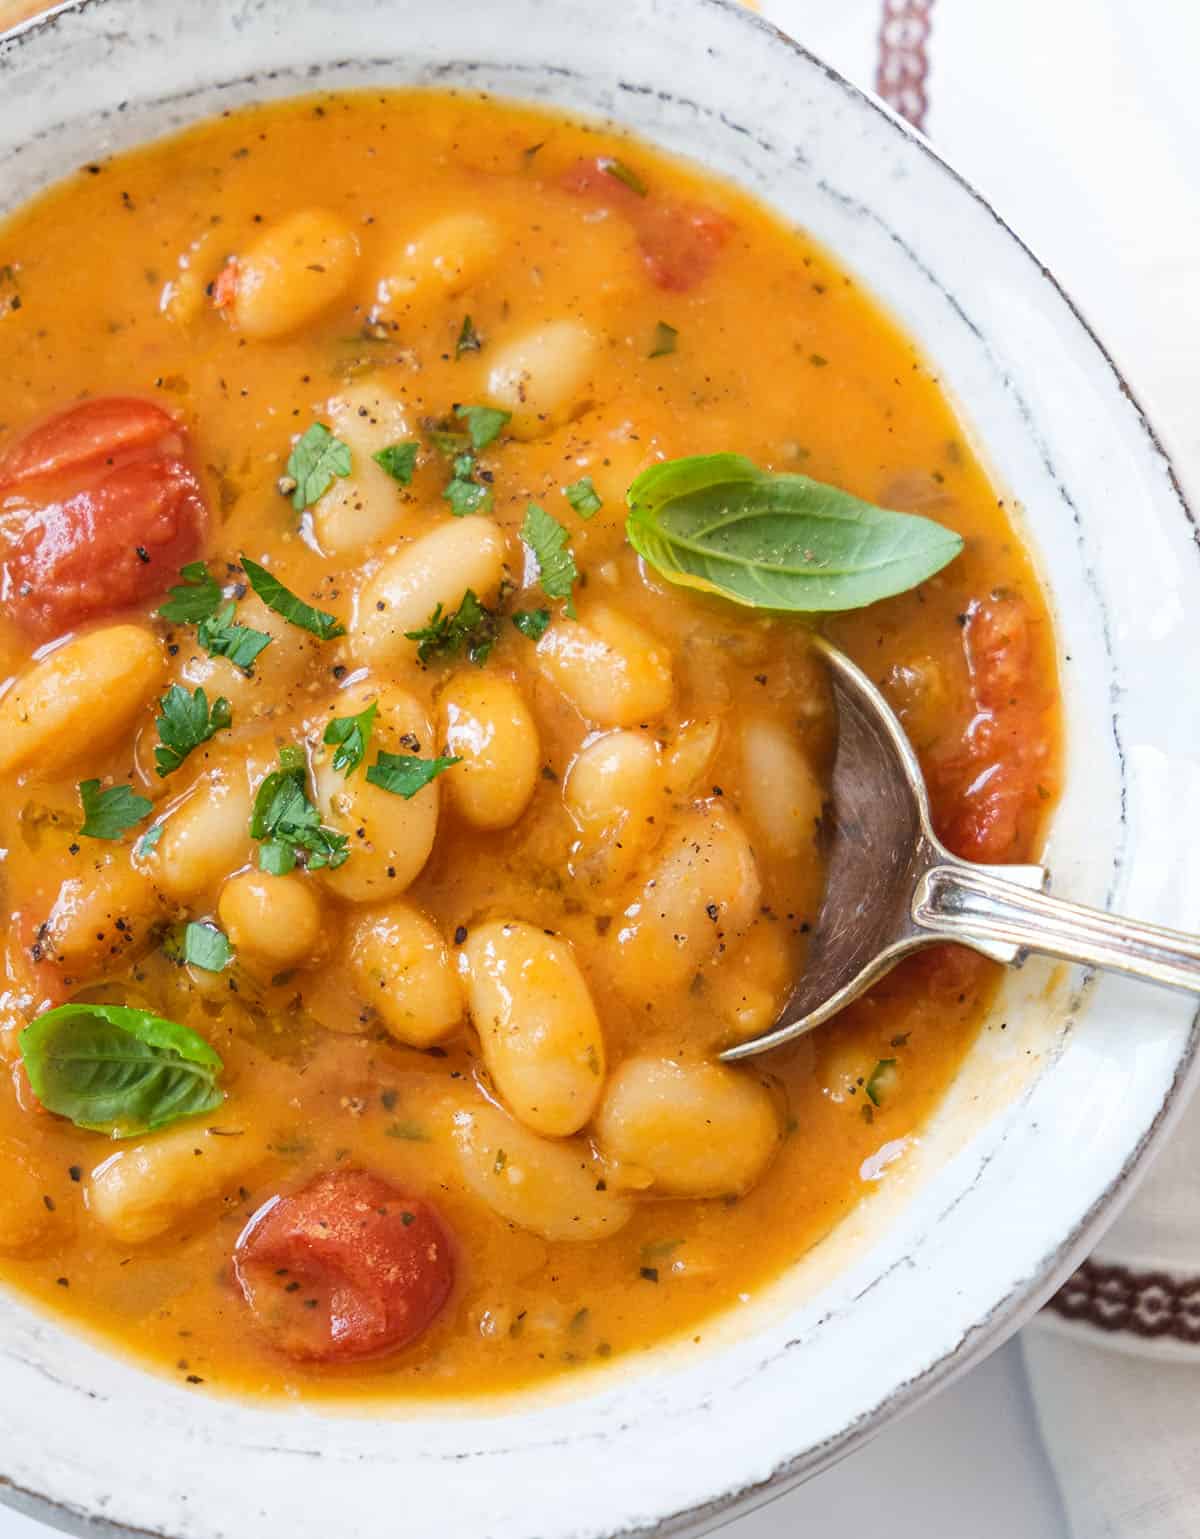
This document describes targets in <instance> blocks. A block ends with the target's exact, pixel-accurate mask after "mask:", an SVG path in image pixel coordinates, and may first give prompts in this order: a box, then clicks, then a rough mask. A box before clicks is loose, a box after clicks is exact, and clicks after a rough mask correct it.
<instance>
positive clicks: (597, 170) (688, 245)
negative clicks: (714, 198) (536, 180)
mask: <svg viewBox="0 0 1200 1539" xmlns="http://www.w3.org/2000/svg"><path fill="white" fill-rule="evenodd" d="M613 164H614V162H613V161H612V160H611V159H610V158H609V157H607V156H600V157H599V158H598V159H595V160H578V161H576V162H575V164H574V165H573V166H571V167H570V168H569V169H568V170H567V171H566V172H565V173H564V174H563V176H562V178H561V180H560V182H559V185H560V186H561V187H562V188H563V190H564V191H565V192H569V193H573V194H574V195H575V196H576V197H584V198H590V199H592V200H593V201H594V202H596V203H600V204H602V205H604V206H605V207H607V208H611V209H614V210H616V211H617V212H619V213H621V214H622V215H623V216H624V217H625V218H626V219H628V220H629V222H630V224H631V225H632V226H633V229H634V231H635V233H636V235H637V239H638V245H639V247H640V249H641V253H642V260H643V262H644V263H645V264H646V270H647V272H648V273H649V274H650V277H651V278H652V279H653V281H654V282H655V283H656V284H657V285H658V287H659V288H660V289H668V290H670V291H671V292H672V293H677V294H681V293H684V292H686V291H687V290H688V289H692V288H695V287H696V285H697V284H698V283H700V282H702V281H703V280H704V279H705V278H707V277H708V275H709V273H710V272H711V271H712V269H713V265H714V264H715V262H716V259H717V255H718V253H719V252H720V250H721V248H722V246H724V245H725V243H726V241H728V239H729V237H730V236H731V235H732V234H733V228H734V226H733V221H732V220H731V219H729V218H727V217H726V216H725V215H724V214H719V213H718V212H717V211H716V209H712V208H708V207H706V206H705V205H703V204H700V203H661V202H659V201H658V200H657V199H656V198H653V197H643V196H642V195H641V194H640V193H638V192H637V190H636V189H635V188H633V187H630V186H629V184H628V183H627V182H624V181H622V180H621V178H620V177H619V176H614V175H613V173H612V171H611V170H610V169H607V168H608V167H611V166H612V165H613Z"/></svg>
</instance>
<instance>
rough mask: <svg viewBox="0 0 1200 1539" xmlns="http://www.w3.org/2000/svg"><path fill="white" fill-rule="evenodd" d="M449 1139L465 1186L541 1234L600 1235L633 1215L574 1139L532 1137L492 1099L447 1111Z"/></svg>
mask: <svg viewBox="0 0 1200 1539" xmlns="http://www.w3.org/2000/svg"><path fill="white" fill-rule="evenodd" d="M453 1127H454V1131H453V1136H454V1145H455V1151H456V1153H457V1155H458V1163H459V1170H460V1172H461V1175H462V1178H463V1180H464V1181H465V1183H466V1185H467V1187H468V1188H469V1189H470V1190H471V1191H472V1192H474V1194H475V1196H476V1197H478V1198H479V1199H480V1200H481V1201H482V1202H485V1203H486V1204H487V1205H488V1207H489V1208H491V1209H492V1210H493V1211H494V1212H496V1213H498V1214H499V1215H500V1217H501V1218H503V1219H504V1220H506V1222H508V1223H510V1224H515V1225H516V1226H517V1227H518V1228H519V1229H528V1230H530V1231H531V1233H533V1234H540V1235H541V1236H542V1237H543V1238H544V1239H547V1240H580V1241H583V1240H599V1239H603V1238H604V1236H605V1235H609V1234H615V1233H616V1232H617V1230H618V1229H620V1228H622V1227H623V1226H624V1225H625V1224H627V1223H628V1222H629V1220H630V1218H631V1217H632V1216H633V1204H632V1203H631V1202H630V1201H629V1199H628V1198H627V1197H623V1196H621V1195H620V1194H618V1193H616V1192H613V1191H609V1190H608V1189H607V1186H606V1183H605V1181H604V1180H603V1176H604V1171H603V1168H602V1167H600V1166H598V1165H597V1163H596V1161H595V1160H594V1159H593V1158H592V1156H591V1153H590V1151H589V1149H588V1148H587V1145H586V1144H584V1143H582V1142H579V1141H569V1142H558V1141H556V1140H551V1139H547V1138H539V1137H538V1135H537V1134H536V1133H531V1132H530V1131H529V1130H528V1128H523V1127H522V1126H521V1124H520V1123H519V1122H515V1121H514V1120H513V1119H512V1118H511V1117H509V1116H507V1115H506V1114H505V1113H504V1112H502V1111H500V1110H499V1108H498V1107H495V1106H486V1105H482V1106H478V1107H472V1108H463V1109H462V1110H459V1111H456V1112H455V1114H454V1124H453Z"/></svg>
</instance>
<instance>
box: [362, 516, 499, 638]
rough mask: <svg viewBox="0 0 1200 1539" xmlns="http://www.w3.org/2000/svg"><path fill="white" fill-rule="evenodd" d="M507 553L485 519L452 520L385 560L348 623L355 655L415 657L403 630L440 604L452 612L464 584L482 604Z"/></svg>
mask: <svg viewBox="0 0 1200 1539" xmlns="http://www.w3.org/2000/svg"><path fill="white" fill-rule="evenodd" d="M506 553H507V546H506V544H505V539H504V535H503V533H502V532H501V530H500V528H499V527H498V526H497V525H496V524H494V523H492V521H491V519H490V518H478V517H475V516H473V515H472V516H470V517H467V518H456V519H451V520H450V521H449V522H447V523H445V524H442V525H441V526H440V527H439V528H437V529H434V530H431V531H430V533H429V534H425V535H422V536H421V538H420V539H419V540H415V541H413V543H412V544H410V545H405V546H404V547H403V548H402V549H401V550H399V551H398V552H397V553H396V554H395V555H394V556H391V557H389V558H388V560H386V561H385V562H384V563H383V565H382V566H381V567H380V568H379V570H378V571H377V572H376V573H375V575H374V576H373V577H372V578H371V579H370V580H369V581H368V582H367V583H366V585H365V586H364V588H363V590H362V592H361V593H360V594H359V596H358V605H357V608H356V612H355V616H354V621H353V623H352V625H351V627H350V638H351V646H352V647H353V649H354V654H355V656H356V657H359V658H361V659H362V660H363V661H364V662H369V663H371V664H372V665H374V666H375V667H382V666H385V665H387V664H389V663H394V662H399V661H402V660H405V659H408V660H411V659H413V658H414V657H415V656H416V651H417V643H416V642H415V641H409V640H407V639H406V637H405V632H406V631H415V630H420V628H421V627H422V626H424V625H428V623H429V619H430V616H431V615H432V614H433V611H434V609H435V608H436V607H437V606H438V605H439V604H440V605H441V606H442V610H443V613H445V614H453V613H454V612H455V610H456V609H457V608H458V606H459V605H460V604H461V603H462V601H463V595H464V594H465V593H466V591H467V589H468V588H470V589H472V590H473V591H474V593H475V595H476V597H477V598H479V599H480V600H481V601H482V602H484V603H486V602H487V601H488V599H489V598H491V597H493V596H494V595H495V592H496V590H497V589H498V588H499V586H500V579H501V577H502V575H503V572H504V558H505V555H506Z"/></svg>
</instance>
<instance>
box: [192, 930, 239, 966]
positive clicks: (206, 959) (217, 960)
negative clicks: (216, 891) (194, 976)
mask: <svg viewBox="0 0 1200 1539" xmlns="http://www.w3.org/2000/svg"><path fill="white" fill-rule="evenodd" d="M183 960H184V961H185V962H190V963H191V965H192V966H193V967H202V968H203V969H204V971H205V972H206V973H219V972H223V971H224V970H225V968H227V967H228V966H229V964H230V962H232V961H233V947H232V946H231V945H230V944H229V938H228V936H227V935H225V933H224V931H222V930H218V929H217V927H216V925H215V924H197V923H196V922H195V921H193V922H192V923H190V924H189V925H187V927H186V928H185V929H184V932H183Z"/></svg>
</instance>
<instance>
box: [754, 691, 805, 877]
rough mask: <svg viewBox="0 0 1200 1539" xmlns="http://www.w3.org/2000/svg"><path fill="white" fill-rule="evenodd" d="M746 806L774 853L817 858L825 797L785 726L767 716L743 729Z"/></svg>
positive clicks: (783, 855)
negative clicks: (818, 837) (818, 835)
mask: <svg viewBox="0 0 1200 1539" xmlns="http://www.w3.org/2000/svg"><path fill="white" fill-rule="evenodd" d="M741 746H742V771H743V773H742V785H743V787H744V790H743V793H742V805H743V808H744V810H745V811H746V813H747V815H748V817H749V818H750V821H751V824H752V825H753V827H754V829H755V830H756V832H757V833H758V834H760V835H761V837H762V839H763V840H764V842H765V844H766V846H767V848H768V849H769V850H770V852H771V853H772V854H773V855H778V856H780V857H782V858H785V859H792V860H794V859H796V858H797V857H798V856H800V855H803V854H808V855H810V856H815V854H816V841H817V827H818V824H819V823H820V821H821V813H822V810H823V808H824V804H825V793H824V791H823V790H822V789H821V784H820V782H819V781H818V779H817V777H816V775H815V774H814V773H813V769H812V766H811V764H809V762H808V759H807V758H806V757H805V755H804V753H803V752H802V751H801V749H800V747H799V745H798V744H797V743H796V742H795V740H794V739H793V738H792V737H790V736H789V734H788V731H787V729H786V727H784V725H783V724H782V723H781V722H778V721H768V720H766V719H764V718H759V719H758V720H754V721H748V722H747V723H746V724H745V725H744V726H743V728H742V745H741Z"/></svg>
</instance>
